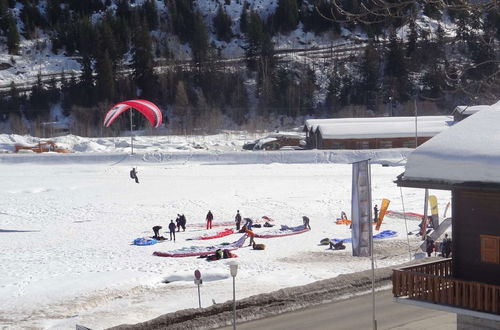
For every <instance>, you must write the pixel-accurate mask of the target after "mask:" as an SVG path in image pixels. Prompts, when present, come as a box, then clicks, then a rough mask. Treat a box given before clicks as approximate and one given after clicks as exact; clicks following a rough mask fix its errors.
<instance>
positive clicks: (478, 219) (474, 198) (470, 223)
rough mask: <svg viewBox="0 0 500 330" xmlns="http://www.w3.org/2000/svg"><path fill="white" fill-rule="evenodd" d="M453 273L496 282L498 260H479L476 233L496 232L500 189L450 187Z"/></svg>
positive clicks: (498, 232) (499, 229)
mask: <svg viewBox="0 0 500 330" xmlns="http://www.w3.org/2000/svg"><path fill="white" fill-rule="evenodd" d="M452 205H453V226H452V228H453V229H452V230H453V250H452V257H453V273H454V277H456V278H459V279H464V280H467V281H478V282H483V283H488V284H495V285H500V264H492V263H485V262H481V244H480V239H479V236H480V235H494V236H500V192H491V193H490V192H480V191H465V190H462V191H460V190H453V191H452Z"/></svg>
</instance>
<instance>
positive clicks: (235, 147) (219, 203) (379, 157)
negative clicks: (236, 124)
mask: <svg viewBox="0 0 500 330" xmlns="http://www.w3.org/2000/svg"><path fill="white" fill-rule="evenodd" d="M166 138H167V137H148V138H147V137H141V138H138V139H137V140H138V141H141V143H140V144H141V145H142V146H143V147H141V148H139V149H136V150H137V154H136V155H135V156H133V157H130V156H128V155H127V152H128V149H127V148H126V146H125V143H126V142H125V141H126V139H123V140H120V139H118V138H117V139H113V138H100V139H85V138H81V137H74V136H70V137H66V138H59V139H60V140H59V141H60V142H61V143H63V140H64V139H66V140H65V141H66V143H67V145H68V146H70V147H71V148H73V149H76V148H75V146H76V145H78V146H82V151H84V152H77V153H73V154H68V155H64V154H53V153H51V154H43V155H38V154H23V155H19V154H7V153H4V154H0V180H1V181H2V189H1V190H0V201H1V203H0V236H1V238H2V239H0V250H1V251H2V253H1V254H0V296H1V297H2V299H0V324H1V325H2V327H4V328H8V329H20V328H43V329H68V328H73V327H74V326H75V324H81V325H85V326H87V327H90V328H95V329H101V328H105V327H109V326H113V325H118V324H122V323H134V322H140V321H145V320H148V319H151V318H154V317H156V316H158V315H161V314H164V313H166V312H171V311H176V310H180V309H185V308H196V307H197V306H198V298H197V289H196V286H195V285H194V284H193V278H194V276H193V272H194V270H195V269H199V270H200V271H201V273H202V277H203V280H204V283H203V285H202V287H201V295H202V296H201V299H202V305H203V306H209V305H211V304H212V303H213V301H215V302H223V301H226V300H230V299H232V279H231V276H230V274H229V268H228V262H227V260H220V261H215V262H207V261H205V260H204V259H200V258H196V257H187V258H162V257H156V256H153V255H152V253H153V252H154V251H169V250H174V249H179V248H182V247H189V246H193V245H202V246H208V245H212V244H218V243H221V242H232V241H236V240H237V239H238V238H240V237H241V235H242V234H233V235H231V236H226V237H224V238H221V239H215V240H209V241H192V240H190V241H186V238H191V237H193V236H199V235H201V234H205V233H206V232H207V231H206V230H205V229H203V224H204V219H205V215H206V213H207V212H208V210H211V211H212V212H213V213H214V217H215V220H214V224H218V223H219V224H220V223H231V222H232V221H233V219H234V215H235V213H236V210H240V212H241V213H242V215H243V217H251V218H254V219H260V218H261V217H262V216H264V215H266V216H269V217H271V218H273V219H275V222H274V223H275V224H276V226H280V225H282V224H283V225H289V226H294V225H299V224H301V222H302V216H303V215H307V216H308V217H309V218H310V219H311V227H312V230H311V231H309V232H307V233H304V234H299V235H295V236H289V237H283V238H273V239H266V240H264V239H256V241H257V243H265V244H266V246H267V247H266V249H265V250H264V251H255V250H252V249H251V248H249V247H246V246H245V247H244V248H241V249H238V250H236V251H234V252H235V253H236V254H237V255H238V258H237V259H231V260H236V261H237V262H238V263H239V265H240V266H239V267H240V268H239V272H238V276H237V278H236V290H237V297H238V298H243V297H247V296H250V295H254V294H258V293H264V292H270V291H273V290H277V289H280V288H284V287H290V286H296V285H303V284H306V283H311V282H313V281H316V280H321V279H326V278H331V277H334V276H336V275H338V274H343V273H351V272H356V271H359V270H364V269H368V268H369V267H370V261H369V259H367V258H355V257H352V256H351V246H350V244H347V249H346V250H344V251H331V250H327V249H326V248H327V247H325V246H321V245H319V242H320V240H321V239H323V238H326V237H328V238H346V237H350V230H349V227H348V226H345V225H336V224H335V223H334V221H335V220H336V219H337V218H338V217H340V212H341V211H345V212H346V213H347V214H348V215H349V214H350V200H351V171H352V169H351V165H349V164H348V163H349V162H350V161H353V160H359V159H360V158H362V157H371V158H372V159H373V160H374V163H375V164H373V165H372V184H373V187H372V188H373V189H372V196H373V202H374V203H377V204H379V206H380V201H381V200H382V198H388V199H390V200H391V205H390V207H389V209H391V210H396V211H403V204H402V200H401V191H400V188H398V187H397V186H396V185H395V184H394V183H393V181H394V180H395V179H396V176H397V175H399V174H400V173H401V172H403V171H404V167H402V166H395V167H383V166H381V165H380V164H377V163H384V162H387V163H391V164H397V163H399V164H401V165H403V164H404V157H405V156H406V154H407V153H408V150H399V149H395V150H386V151H378V152H377V153H374V152H372V151H356V152H355V151H337V152H335V151H329V152H326V151H287V152H244V151H241V150H240V149H241V143H242V142H234V141H235V140H238V141H239V140H241V141H244V140H251V139H249V138H245V137H241V139H237V138H235V139H230V138H227V136H226V138H227V139H226V138H222V135H221V136H219V137H218V138H216V137H191V140H190V141H192V143H191V144H186V145H194V144H199V145H207V146H208V145H209V146H210V148H205V149H197V148H188V149H187V150H180V149H178V148H172V149H168V148H164V145H163V143H164V140H162V139H166ZM169 138H170V141H171V142H173V141H183V140H182V139H184V141H185V139H186V138H185V137H169ZM20 139H25V140H27V141H26V142H30V141H32V140H31V139H32V138H30V137H19V136H13V135H0V148H1V149H3V150H11V148H12V146H11V145H12V144H13V143H15V141H19V140H20ZM34 140H36V139H33V141H34ZM118 140H120V141H123V143H124V145H120V143H117V141H118ZM160 140H161V141H162V142H161V143H159V142H158V141H160ZM70 141H77V143H73V144H71V142H70ZM179 143H180V142H179ZM96 155H98V156H99V157H97V156H96ZM174 155H178V157H177V158H176V157H174ZM179 155H184V158H183V160H182V161H177V160H179V159H180V158H179V157H180V156H179ZM196 155H204V156H203V157H199V158H197V157H196ZM398 155H399V156H398ZM398 157H399V160H398V159H397V158H398ZM250 158H251V159H250ZM249 159H250V160H249ZM301 159H302V160H303V161H301ZM132 166H134V167H138V171H139V174H138V176H139V179H140V183H139V184H136V183H135V182H134V181H133V180H132V179H130V178H129V170H130V169H131V167H132ZM402 192H403V198H404V208H405V210H406V211H407V212H419V213H422V212H423V196H424V193H423V190H418V189H408V188H405V189H403V190H402ZM431 194H435V195H437V197H438V201H439V207H440V210H443V209H444V206H445V205H446V203H447V202H448V201H449V199H450V195H449V193H448V192H445V191H431ZM178 213H184V214H185V215H186V217H187V225H188V226H187V230H186V232H181V233H179V234H178V235H177V240H176V242H171V241H165V242H162V243H158V244H156V245H152V246H144V247H140V246H134V245H131V242H132V241H133V239H135V238H137V237H143V236H151V235H152V234H153V232H152V229H151V228H152V227H153V226H154V225H161V226H163V229H162V234H163V235H164V236H167V235H168V234H167V233H165V232H164V231H165V230H166V228H167V226H168V223H169V222H170V220H171V219H175V217H176V215H177V214H178ZM440 213H442V211H440ZM417 224H418V222H417V221H415V220H410V221H408V228H406V227H405V221H404V220H403V219H401V218H395V217H386V220H385V221H384V224H383V225H382V228H381V230H386V229H390V230H395V231H397V232H398V233H399V235H398V236H397V237H395V238H391V239H387V240H385V241H383V244H382V243H377V244H376V245H375V250H376V256H377V258H376V264H377V267H383V266H388V265H395V264H398V263H401V262H403V261H407V260H408V257H409V256H408V255H409V253H408V247H407V246H406V243H407V236H406V235H405V233H406V232H407V229H408V230H413V229H416V228H417ZM223 228H225V226H221V227H214V229H212V230H211V232H216V231H218V230H221V229H223ZM255 231H256V232H257V233H259V232H264V231H266V228H257V229H256V230H255ZM410 241H411V244H412V246H415V245H416V244H418V243H419V239H418V238H416V237H413V236H410ZM378 242H382V241H378ZM377 249H378V251H377ZM411 250H412V251H411V252H412V253H413V252H415V249H414V247H412V249H411ZM167 281H168V282H169V283H165V282H167Z"/></svg>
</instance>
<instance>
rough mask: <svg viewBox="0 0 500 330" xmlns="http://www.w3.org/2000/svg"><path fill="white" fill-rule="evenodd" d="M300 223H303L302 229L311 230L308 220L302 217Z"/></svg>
mask: <svg viewBox="0 0 500 330" xmlns="http://www.w3.org/2000/svg"><path fill="white" fill-rule="evenodd" d="M302 221H303V222H304V228H309V229H311V226H310V225H309V218H308V217H306V216H305V215H304V216H303V217H302Z"/></svg>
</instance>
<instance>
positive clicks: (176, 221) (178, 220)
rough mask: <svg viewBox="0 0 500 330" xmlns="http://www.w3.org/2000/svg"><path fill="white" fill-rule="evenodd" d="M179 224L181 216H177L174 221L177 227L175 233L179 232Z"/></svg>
mask: <svg viewBox="0 0 500 330" xmlns="http://www.w3.org/2000/svg"><path fill="white" fill-rule="evenodd" d="M181 223H182V219H181V215H180V214H177V218H176V219H175V224H176V225H177V232H179V231H181Z"/></svg>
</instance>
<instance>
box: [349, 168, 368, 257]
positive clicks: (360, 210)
mask: <svg viewBox="0 0 500 330" xmlns="http://www.w3.org/2000/svg"><path fill="white" fill-rule="evenodd" d="M370 181H371V173H370V161H369V160H364V161H361V162H357V163H353V164H352V199H351V220H352V230H351V235H352V255H353V256H354V257H369V256H371V253H372V239H373V238H372V230H373V229H372V216H371V210H372V193H371V182H370Z"/></svg>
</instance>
